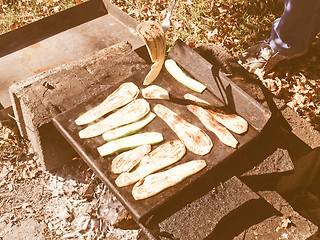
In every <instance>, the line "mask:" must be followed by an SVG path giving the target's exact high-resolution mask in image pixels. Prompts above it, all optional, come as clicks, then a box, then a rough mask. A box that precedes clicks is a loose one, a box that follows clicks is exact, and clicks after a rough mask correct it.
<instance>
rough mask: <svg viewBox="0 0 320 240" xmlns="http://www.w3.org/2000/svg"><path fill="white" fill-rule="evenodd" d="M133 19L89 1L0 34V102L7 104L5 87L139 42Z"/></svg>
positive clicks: (103, 3)
mask: <svg viewBox="0 0 320 240" xmlns="http://www.w3.org/2000/svg"><path fill="white" fill-rule="evenodd" d="M136 24H137V22H136V21H135V20H133V19H132V18H130V17H129V16H128V15H126V14H124V13H123V12H121V11H120V10H119V9H117V8H116V7H115V6H113V5H111V4H110V3H109V2H107V1H104V0H90V1H88V2H85V3H83V4H80V5H77V6H75V7H72V8H70V9H68V10H65V11H63V12H60V13H57V14H55V15H53V16H50V17H47V18H45V19H42V20H39V21H37V22H34V23H32V24H29V25H27V26H25V27H22V28H20V29H16V30H14V31H12V32H9V33H6V34H3V35H1V36H0V71H1V77H0V85H1V88H0V103H1V104H2V105H3V106H4V107H8V106H10V105H11V102H10V98H9V94H8V89H9V87H10V86H11V85H12V83H13V82H16V81H20V80H23V79H27V78H28V77H31V76H33V75H35V74H38V73H41V72H43V71H45V70H48V69H52V68H54V67H57V66H60V65H62V64H65V63H68V62H70V61H72V60H75V59H78V58H80V57H82V56H85V55H87V54H89V53H91V52H95V51H98V50H100V49H103V48H106V47H109V46H112V45H114V44H116V43H119V42H123V41H128V42H130V44H131V45H132V46H133V47H134V48H137V47H139V46H141V45H142V44H143V42H142V41H141V40H140V38H139V36H138V35H137V34H136V33H135V26H136Z"/></svg>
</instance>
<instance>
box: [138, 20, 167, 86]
mask: <svg viewBox="0 0 320 240" xmlns="http://www.w3.org/2000/svg"><path fill="white" fill-rule="evenodd" d="M137 32H138V34H139V35H140V37H141V38H142V40H143V41H144V43H145V44H146V46H147V49H148V52H149V55H150V58H151V61H152V62H153V64H152V66H151V70H150V71H149V73H148V74H147V76H146V77H145V79H144V81H143V85H149V84H150V83H151V82H153V81H154V80H155V79H156V77H157V76H158V75H159V73H160V71H161V68H162V65H163V62H164V59H165V56H166V37H165V34H164V31H163V29H162V27H161V26H160V24H158V23H157V22H155V21H145V22H142V23H139V24H138V26H137Z"/></svg>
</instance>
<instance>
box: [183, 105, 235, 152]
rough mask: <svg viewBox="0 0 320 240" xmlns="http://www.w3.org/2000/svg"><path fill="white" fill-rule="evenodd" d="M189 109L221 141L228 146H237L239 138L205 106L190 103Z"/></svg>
mask: <svg viewBox="0 0 320 240" xmlns="http://www.w3.org/2000/svg"><path fill="white" fill-rule="evenodd" d="M187 109H188V110H189V111H190V112H192V113H193V114H194V115H196V116H197V117H198V118H199V119H200V121H201V122H202V124H203V125H204V126H205V127H206V128H207V129H208V130H209V131H211V132H213V133H214V134H215V135H216V136H217V137H218V138H219V139H220V141H221V142H223V143H224V144H226V145H227V146H230V147H233V148H236V147H237V145H238V141H237V139H235V138H234V136H233V135H232V134H231V133H230V132H229V131H228V129H226V128H225V127H224V126H222V125H221V124H220V123H219V122H218V121H217V120H215V119H214V117H213V116H212V115H211V114H209V113H208V112H207V111H206V110H205V109H204V108H202V107H199V106H196V105H188V106H187Z"/></svg>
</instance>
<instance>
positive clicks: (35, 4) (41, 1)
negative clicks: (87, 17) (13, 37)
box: [0, 0, 84, 34]
mask: <svg viewBox="0 0 320 240" xmlns="http://www.w3.org/2000/svg"><path fill="white" fill-rule="evenodd" d="M80 2H81V1H78V0H0V34H3V33H5V32H9V31H11V30H14V29H16V28H18V27H21V26H24V25H26V24H29V23H31V22H34V21H37V20H39V19H41V18H44V17H47V16H50V15H52V14H54V13H57V12H59V11H62V10H65V9H67V8H70V7H72V6H74V5H76V4H77V3H80ZM82 2H84V1H82Z"/></svg>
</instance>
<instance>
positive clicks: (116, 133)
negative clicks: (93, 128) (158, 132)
mask: <svg viewBox="0 0 320 240" xmlns="http://www.w3.org/2000/svg"><path fill="white" fill-rule="evenodd" d="M155 117H156V115H155V114H154V113H153V112H149V113H148V115H147V116H145V117H143V118H142V119H140V120H138V121H136V122H133V123H130V124H127V125H124V126H121V127H118V128H115V129H112V130H109V131H107V132H105V133H103V134H102V137H103V139H104V140H106V141H111V140H114V139H117V138H120V137H124V136H128V135H130V134H133V133H136V132H138V131H139V130H140V129H142V128H143V127H145V126H146V125H148V124H149V123H150V122H151V121H152V120H153V119H154V118H155Z"/></svg>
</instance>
